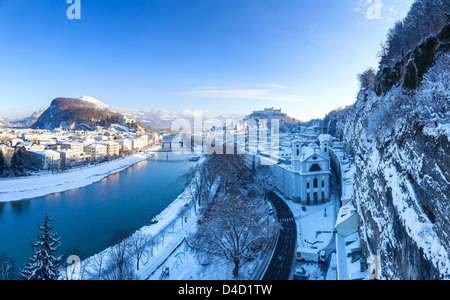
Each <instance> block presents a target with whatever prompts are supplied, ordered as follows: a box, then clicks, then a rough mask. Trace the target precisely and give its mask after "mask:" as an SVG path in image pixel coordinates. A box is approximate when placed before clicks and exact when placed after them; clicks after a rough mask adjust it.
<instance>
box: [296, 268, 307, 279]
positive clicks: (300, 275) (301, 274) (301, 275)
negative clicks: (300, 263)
mask: <svg viewBox="0 0 450 300" xmlns="http://www.w3.org/2000/svg"><path fill="white" fill-rule="evenodd" d="M308 279H309V274H308V272H306V270H305V269H304V268H300V269H295V272H294V278H293V280H308Z"/></svg>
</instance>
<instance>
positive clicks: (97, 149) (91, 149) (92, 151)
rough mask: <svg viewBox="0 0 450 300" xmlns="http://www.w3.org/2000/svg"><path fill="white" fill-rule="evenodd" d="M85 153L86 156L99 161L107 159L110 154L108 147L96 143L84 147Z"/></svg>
mask: <svg viewBox="0 0 450 300" xmlns="http://www.w3.org/2000/svg"><path fill="white" fill-rule="evenodd" d="M84 152H85V153H86V155H89V156H90V157H91V159H92V160H98V159H102V158H105V157H106V155H107V154H108V147H106V146H105V145H101V144H97V143H94V144H90V145H87V146H84Z"/></svg>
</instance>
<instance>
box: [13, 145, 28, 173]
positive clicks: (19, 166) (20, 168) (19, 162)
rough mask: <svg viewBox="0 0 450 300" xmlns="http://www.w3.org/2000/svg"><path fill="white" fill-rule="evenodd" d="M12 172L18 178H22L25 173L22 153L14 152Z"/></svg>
mask: <svg viewBox="0 0 450 300" xmlns="http://www.w3.org/2000/svg"><path fill="white" fill-rule="evenodd" d="M11 170H12V171H13V172H14V175H16V176H20V175H23V174H24V173H25V169H24V163H23V155H22V152H21V151H16V152H14V154H13V157H12V159H11Z"/></svg>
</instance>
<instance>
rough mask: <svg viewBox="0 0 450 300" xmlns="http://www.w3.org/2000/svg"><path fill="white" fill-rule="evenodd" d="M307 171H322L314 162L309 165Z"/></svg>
mask: <svg viewBox="0 0 450 300" xmlns="http://www.w3.org/2000/svg"><path fill="white" fill-rule="evenodd" d="M309 171H310V172H317V171H322V169H321V168H320V166H319V165H318V164H314V165H312V166H311V168H310V169H309Z"/></svg>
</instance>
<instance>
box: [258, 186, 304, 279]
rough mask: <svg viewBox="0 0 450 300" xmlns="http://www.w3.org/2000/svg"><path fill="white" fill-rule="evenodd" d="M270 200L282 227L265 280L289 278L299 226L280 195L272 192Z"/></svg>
mask: <svg viewBox="0 0 450 300" xmlns="http://www.w3.org/2000/svg"><path fill="white" fill-rule="evenodd" d="M269 200H270V201H271V202H272V204H273V206H274V208H275V210H276V214H277V217H278V220H279V222H280V223H281V225H282V229H281V232H280V236H279V238H278V242H277V246H276V249H275V251H274V254H273V257H272V260H271V261H270V264H269V266H268V268H267V271H266V273H265V275H264V277H263V280H288V279H289V277H290V275H291V271H292V263H293V261H294V254H295V250H296V244H297V227H296V224H295V220H294V215H293V214H292V212H291V210H290V209H289V207H288V206H287V205H286V203H284V201H283V200H282V199H281V198H280V197H278V195H276V194H275V193H273V192H270V193H269Z"/></svg>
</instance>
